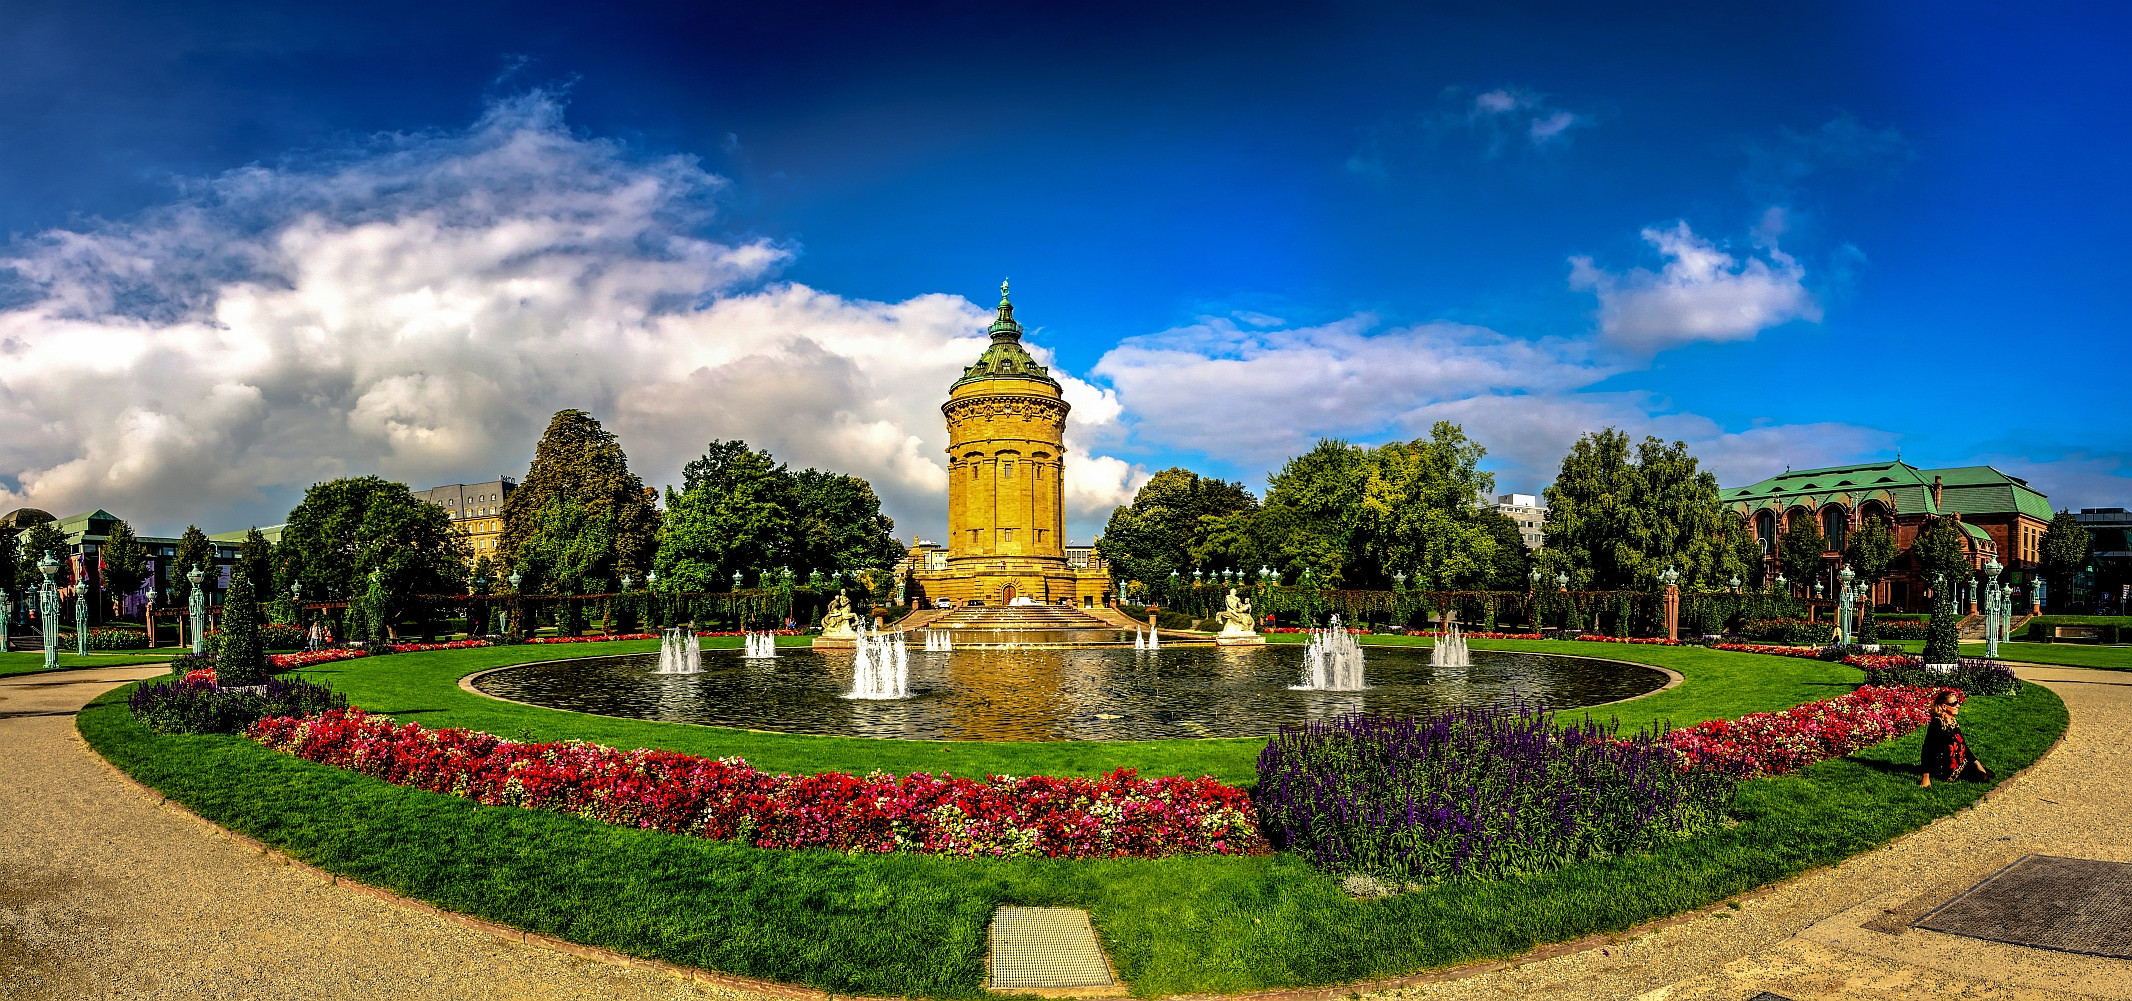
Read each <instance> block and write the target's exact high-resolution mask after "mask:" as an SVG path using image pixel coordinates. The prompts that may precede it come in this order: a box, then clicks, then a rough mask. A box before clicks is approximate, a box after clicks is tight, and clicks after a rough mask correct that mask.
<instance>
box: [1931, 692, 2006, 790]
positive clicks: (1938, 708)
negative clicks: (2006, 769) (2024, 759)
mask: <svg viewBox="0 0 2132 1001" xmlns="http://www.w3.org/2000/svg"><path fill="white" fill-rule="evenodd" d="M1961 711H1962V693H1960V692H1957V691H1955V690H1954V689H1951V688H1949V689H1945V690H1943V691H1941V692H1940V693H1939V695H1938V696H1936V697H1934V698H1933V700H1932V721H1931V722H1930V723H1927V724H1925V754H1924V762H1923V765H1924V767H1923V774H1920V775H1919V776H1918V777H1917V784H1918V787H1919V788H1923V787H1925V786H1929V785H1931V784H1932V780H1933V778H1935V777H1937V778H1938V779H1939V780H1940V781H1942V782H1950V781H1956V780H1960V781H1964V782H1983V781H1986V780H1988V779H1990V778H1991V769H1989V768H1986V767H1984V763H1983V762H1981V761H1978V760H1977V759H1976V756H1975V755H1974V754H1972V753H1970V750H1969V742H1968V741H1967V740H1964V739H1963V738H1962V727H1961V724H1959V723H1957V722H1956V721H1955V716H1956V714H1958V713H1960V712H1961Z"/></svg>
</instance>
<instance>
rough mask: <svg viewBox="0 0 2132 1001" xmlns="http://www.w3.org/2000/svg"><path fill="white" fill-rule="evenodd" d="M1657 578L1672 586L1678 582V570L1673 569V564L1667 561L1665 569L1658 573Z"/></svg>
mask: <svg viewBox="0 0 2132 1001" xmlns="http://www.w3.org/2000/svg"><path fill="white" fill-rule="evenodd" d="M1658 579H1659V580H1661V581H1664V582H1665V585H1666V586H1667V587H1672V586H1673V585H1675V584H1678V583H1680V571H1678V570H1675V569H1673V564H1671V563H1668V564H1666V569H1665V570H1664V571H1663V572H1661V573H1660V574H1659V575H1658Z"/></svg>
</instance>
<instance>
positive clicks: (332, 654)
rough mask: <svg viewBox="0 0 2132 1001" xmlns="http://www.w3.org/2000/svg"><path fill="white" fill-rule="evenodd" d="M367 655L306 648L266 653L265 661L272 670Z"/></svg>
mask: <svg viewBox="0 0 2132 1001" xmlns="http://www.w3.org/2000/svg"><path fill="white" fill-rule="evenodd" d="M394 649H395V650H397V649H399V648H398V647H394ZM368 656H370V652H369V651H367V650H306V651H304V652H303V653H276V654H268V655H267V663H268V664H270V665H272V666H273V668H274V670H277V671H286V670H289V669H291V668H297V667H310V666H312V665H315V664H331V663H333V662H334V661H336V660H354V659H356V658H357V657H368Z"/></svg>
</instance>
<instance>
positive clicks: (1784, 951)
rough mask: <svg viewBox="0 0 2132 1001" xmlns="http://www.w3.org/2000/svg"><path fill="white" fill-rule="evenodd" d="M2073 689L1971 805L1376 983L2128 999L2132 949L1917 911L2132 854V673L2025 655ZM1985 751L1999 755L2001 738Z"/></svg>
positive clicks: (1666, 1000) (1435, 987)
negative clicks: (1634, 911) (1715, 897)
mask: <svg viewBox="0 0 2132 1001" xmlns="http://www.w3.org/2000/svg"><path fill="white" fill-rule="evenodd" d="M2018 673H2019V674H2020V676H2021V677H2022V678H2024V679H2026V680H2029V681H2036V682H2041V683H2042V684H2044V685H2046V686H2048V687H2049V688H2050V689H2051V690H2052V691H2054V692H2056V693H2058V696H2059V697H2060V698H2062V699H2064V700H2065V705H2066V709H2067V710H2068V711H2069V712H2070V713H2071V715H2072V724H2071V726H2070V727H2069V728H2068V729H2067V730H2066V735H2065V739H2064V742H2063V743H2061V744H2060V745H2059V746H2058V747H2057V748H2055V749H2054V750H2052V751H2051V752H2050V753H2049V754H2047V755H2045V756H2044V758H2043V759H2042V760H2041V761H2038V762H2037V763H2036V764H2035V765H2034V766H2032V767H2031V768H2030V769H2029V771H2027V772H2026V773H2024V774H2022V775H2021V776H2019V777H2018V778H2016V779H2015V780H2013V781H2010V782H2008V783H2006V784H2005V785H2002V786H2001V787H1999V789H1998V790H1996V791H1995V792H1994V794H1993V795H1992V796H1991V798H1990V799H1989V800H1987V801H1985V802H1983V803H1979V804H1978V805H1976V806H1975V807H1972V808H1971V809H1969V810H1967V811H1965V812H1962V813H1959V814H1956V815H1954V816H1952V817H1948V818H1945V819H1942V820H1940V821H1939V822H1937V823H1934V824H1931V825H1928V826H1926V827H1925V828H1924V829H1922V830H1919V831H1917V832H1915V833H1913V834H1910V835H1909V836H1907V837H1904V838H1902V839H1899V840H1897V841H1896V842H1894V843H1893V844H1890V845H1888V846H1886V847H1884V848H1881V849H1879V850H1877V851H1872V852H1867V853H1865V854H1863V855H1860V856H1857V857H1855V858H1852V859H1850V860H1849V861H1847V862H1844V863H1843V864H1841V865H1838V866H1835V867H1833V868H1829V869H1823V870H1819V871H1816V872H1812V873H1808V874H1807V875H1805V876H1804V877H1801V878H1799V879H1797V880H1794V881H1792V882H1790V883H1786V884H1784V885H1782V886H1779V887H1777V888H1776V889H1775V890H1773V891H1770V892H1768V893H1766V894H1763V895H1760V896H1757V897H1756V898H1754V899H1751V900H1746V901H1743V902H1742V903H1741V906H1740V909H1739V910H1737V911H1732V910H1721V911H1719V912H1718V913H1716V914H1712V915H1709V916H1703V917H1697V918H1693V919H1691V920H1688V921H1684V922H1682V923H1679V924H1675V925H1671V926H1668V927H1664V928H1660V929H1658V930H1656V931H1653V932H1651V933H1649V934H1646V935H1642V936H1639V937H1636V938H1633V939H1629V940H1626V941H1613V942H1608V943H1605V944H1603V945H1600V946H1597V947H1595V948H1590V949H1586V950H1583V951H1579V952H1574V953H1570V954H1567V955H1562V956H1556V957H1553V958H1550V959H1544V960H1539V961H1536V962H1530V963H1526V964H1524V965H1520V966H1514V967H1512V968H1510V969H1507V970H1503V971H1501V972H1497V973H1490V974H1484V975H1481V976H1475V977H1469V978H1466V979H1463V980H1456V981H1448V982H1445V983H1440V984H1431V985H1428V986H1425V987H1415V988H1409V989H1404V990H1399V991H1387V992H1384V993H1381V994H1376V995H1370V996H1371V997H1390V996H1401V997H1408V998H1427V999H1430V1001H1437V999H1443V1001H1466V999H1479V998H1488V999H1497V998H1539V999H1563V1001H1567V999H1571V998H1575V999H1580V1001H1581V999H1585V998H1625V999H1636V1001H1706V999H1707V1001H1717V999H1724V1001H1743V999H1746V998H1750V997H1753V996H1754V995H1755V994H1756V993H1758V992H1761V991H1769V992H1771V993H1774V994H1777V995H1780V996H1783V997H1788V998H1794V999H1798V1001H1806V999H1809V998H1814V999H1823V998H1845V999H1849V998H1859V999H1864V998H1874V999H1905V1001H1907V999H1917V1001H1927V999H1942V998H1994V999H1996V998H2009V999H2011V998H2023V999H2027V998H2037V999H2049V998H2098V997H2099V998H2132V962H2128V961H2125V960H2118V959H2104V958H2099V957H2094V956H2076V955H2072V954H2069V953H2060V952H2052V951H2049V950H2044V949H2028V948H2022V947H2020V946H2010V945H1999V944H1996V943H1991V942H1981V941H1977V940H1975V939H1968V938H1961V937H1958V936H1954V935H1945V934H1941V933H1939V932H1931V931H1922V930H1917V929H1910V928H1907V927H1906V926H1907V925H1908V924H1909V922H1910V921H1911V920H1913V919H1915V918H1917V917H1919V916H1921V915H1923V914H1924V912H1926V911H1928V910H1930V909H1932V908H1934V907H1937V906H1939V905H1940V904H1942V903H1945V902H1946V901H1947V900H1948V899H1950V898H1952V897H1953V896H1954V895H1955V894H1957V893H1959V892H1961V891H1962V890H1964V889H1967V888H1969V887H1970V886H1973V885H1975V884H1976V883H1977V882H1978V881H1980V880H1982V879H1983V878H1984V877H1986V876H1988V875H1990V874H1991V873H1993V872H1995V871H1997V870H1998V869H2000V868H2001V867H2003V866H2005V865H2006V864H2007V863H2010V862H2012V861H2014V860H2015V859H2017V858H2019V857H2020V856H2022V855H2026V854H2030V853H2036V854H2047V855H2070V856H2077V857H2080V858H2091V859H2103V860H2107V861H2113V862H2132V673H2126V672H2122V671H2090V670H2082V669H2077V668H2059V667H2043V666H2036V667H2024V668H2021V669H2020V670H2019V671H2018ZM1978 754H1979V755H1980V756H1981V757H1983V758H1984V760H1985V762H1986V763H1987V764H1988V763H1990V760H1991V759H1990V754H1991V749H1990V748H1988V747H1985V748H1979V749H1978Z"/></svg>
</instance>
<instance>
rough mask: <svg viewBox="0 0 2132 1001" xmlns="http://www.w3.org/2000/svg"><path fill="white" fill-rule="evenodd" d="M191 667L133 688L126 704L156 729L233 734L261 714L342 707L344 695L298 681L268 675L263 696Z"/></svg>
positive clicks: (273, 714)
mask: <svg viewBox="0 0 2132 1001" xmlns="http://www.w3.org/2000/svg"><path fill="white" fill-rule="evenodd" d="M202 674H209V675H211V674H212V672H211V671H194V672H191V673H190V674H187V675H186V676H185V679H184V680H183V681H164V682H158V683H155V684H148V685H142V686H141V687H139V688H136V689H134V690H133V695H132V697H131V698H130V699H129V700H128V703H127V704H128V707H129V708H131V709H132V710H133V718H134V719H137V720H140V721H141V723H142V725H144V726H146V727H148V729H150V730H154V731H155V732H157V733H237V732H239V731H241V730H243V729H244V728H245V727H248V726H251V725H252V724H253V723H254V722H257V721H258V720H259V719H260V718H261V717H266V716H292V715H302V714H305V713H315V712H325V711H327V710H332V709H341V708H345V707H346V706H347V705H348V699H347V697H346V696H344V695H341V694H340V693H339V692H336V691H334V690H333V689H331V688H328V687H326V686H325V685H321V684H317V683H314V682H310V681H304V680H302V679H288V678H268V679H267V680H266V684H265V685H264V686H263V687H264V688H265V689H266V692H265V693H264V694H261V693H259V692H250V691H241V690H238V689H234V688H223V687H221V686H219V685H217V684H216V683H215V681H214V678H213V677H207V678H200V677H199V675H202Z"/></svg>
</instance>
